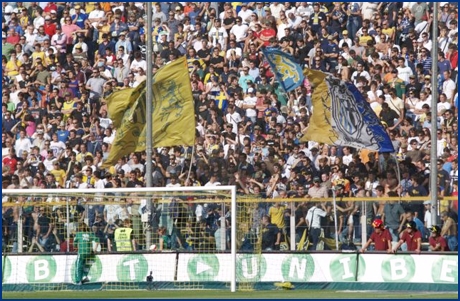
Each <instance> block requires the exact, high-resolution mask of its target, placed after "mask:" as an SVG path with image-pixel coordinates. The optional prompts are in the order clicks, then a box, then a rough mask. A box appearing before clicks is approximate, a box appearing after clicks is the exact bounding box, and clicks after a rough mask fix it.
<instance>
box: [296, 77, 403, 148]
mask: <svg viewBox="0 0 460 301" xmlns="http://www.w3.org/2000/svg"><path fill="white" fill-rule="evenodd" d="M305 76H307V78H308V80H309V81H310V83H312V85H313V86H314V91H313V95H312V102H313V115H312V116H311V118H310V124H309V125H308V128H307V131H306V133H305V135H304V136H303V137H302V138H301V140H300V141H301V142H305V141H315V142H319V143H326V144H329V145H337V146H350V147H355V148H358V149H362V148H364V149H369V150H374V151H380V152H394V151H395V150H394V147H393V144H392V143H391V140H390V137H389V136H388V134H387V132H386V131H385V129H384V128H383V126H382V124H381V123H380V120H379V119H378V118H377V115H375V113H374V111H373V110H372V109H371V107H370V106H369V104H368V103H367V101H366V100H365V99H364V97H363V96H362V95H361V93H360V92H359V91H358V89H357V88H356V87H355V86H354V85H353V84H349V83H346V82H344V81H342V80H340V79H338V78H335V77H333V76H332V75H330V74H326V73H323V72H321V71H316V70H312V69H308V68H306V69H305Z"/></svg>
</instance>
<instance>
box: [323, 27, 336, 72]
mask: <svg viewBox="0 0 460 301" xmlns="http://www.w3.org/2000/svg"><path fill="white" fill-rule="evenodd" d="M327 40H328V44H327V45H326V48H325V49H324V57H326V62H327V63H329V70H335V67H336V66H337V65H338V58H339V47H338V46H337V44H336V42H335V38H334V36H333V35H329V36H328V37H327Z"/></svg>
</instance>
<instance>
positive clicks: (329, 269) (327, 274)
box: [2, 253, 458, 284]
mask: <svg viewBox="0 0 460 301" xmlns="http://www.w3.org/2000/svg"><path fill="white" fill-rule="evenodd" d="M76 258H77V256H76V255H54V256H53V255H35V256H30V255H27V256H14V255H11V256H7V257H3V258H2V263H3V283H4V284H23V283H72V282H74V275H75V260H76ZM88 266H89V267H90V270H89V274H88V277H89V278H90V281H91V282H144V281H145V280H146V277H147V276H148V275H149V274H150V271H152V272H153V273H152V275H153V278H154V281H171V282H173V281H183V282H189V281H198V282H199V281H211V282H213V281H222V282H229V281H230V278H231V275H230V268H231V255H230V254H189V253H181V254H179V260H178V262H177V266H176V254H175V253H155V254H125V255H123V254H111V255H99V256H96V257H95V260H94V261H93V262H91V263H90V264H89V265H88ZM176 269H177V279H175V272H176ZM236 271H237V273H236V274H237V281H238V282H278V281H290V282H355V281H358V282H378V283H382V282H397V283H407V282H410V283H450V284H457V283H458V257H457V256H456V255H423V254H422V255H408V254H407V255H406V254H397V255H386V254H371V253H366V254H360V255H357V254H355V253H342V254H261V255H257V254H238V255H237V268H236Z"/></svg>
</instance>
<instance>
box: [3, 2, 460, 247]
mask: <svg viewBox="0 0 460 301" xmlns="http://www.w3.org/2000/svg"><path fill="white" fill-rule="evenodd" d="M432 6H433V3H425V2H349V3H346V2H334V3H325V2H324V3H316V2H315V3H311V2H285V3H281V2H265V3H264V2H248V3H245V2H232V3H218V2H203V3H201V2H162V3H155V4H154V6H153V16H152V17H153V24H154V25H153V29H152V32H153V36H152V39H153V42H154V43H153V44H154V46H153V47H154V48H153V56H154V57H153V62H154V66H153V70H154V72H156V70H158V69H159V68H160V67H161V66H163V65H165V64H168V63H169V62H171V61H173V60H175V59H176V58H178V57H180V56H186V58H187V62H188V66H189V72H190V81H191V85H192V92H193V98H194V103H195V116H196V144H195V146H194V147H193V148H192V147H184V146H176V147H164V148H161V149H158V148H154V154H153V158H151V159H152V160H153V162H154V163H153V167H154V170H153V174H152V175H145V170H146V168H145V162H146V160H148V158H146V154H145V152H142V153H132V154H130V155H129V156H126V157H122V158H120V159H119V161H118V163H117V164H116V165H115V166H112V167H110V168H108V169H101V168H100V167H101V164H102V161H103V160H104V159H105V158H107V156H108V153H109V152H110V150H111V145H112V143H113V141H114V137H115V135H116V130H117V129H116V128H114V127H113V124H112V120H111V119H110V116H108V115H107V104H106V98H107V97H108V96H109V95H110V94H111V93H113V92H114V91H118V90H122V89H127V88H131V87H136V86H137V85H139V83H141V82H142V81H144V80H145V79H146V77H147V76H149V74H146V68H147V67H146V39H147V37H146V32H147V30H146V28H145V27H146V20H147V17H146V5H145V3H140V2H139V3H137V2H129V3H125V2H82V3H78V2H74V3H72V2H29V3H26V2H2V187H3V188H4V189H20V188H21V189H24V188H28V189H49V188H62V189H66V188H82V189H83V188H112V187H114V188H116V187H144V186H145V185H146V182H145V179H146V176H152V179H153V185H154V186H155V187H161V186H166V187H181V186H215V185H237V188H238V193H239V194H240V195H241V196H243V195H244V196H250V197H253V198H261V199H272V198H274V199H276V198H299V199H302V198H322V197H329V196H331V195H332V189H334V190H335V191H336V194H337V197H338V200H339V201H338V207H337V209H338V214H337V216H338V226H339V227H338V228H339V232H338V235H340V238H341V241H342V242H346V241H353V239H355V240H358V241H360V240H361V230H360V224H359V223H360V218H359V217H360V215H361V214H362V212H365V215H366V223H367V225H368V228H369V231H368V236H370V235H371V233H372V229H373V227H372V225H373V221H374V219H376V218H377V219H382V220H383V224H384V226H385V227H386V228H387V229H388V231H389V232H390V234H391V239H392V241H394V242H399V239H400V234H401V237H403V235H402V233H403V232H404V231H406V230H405V228H406V225H407V228H413V225H412V224H411V223H410V222H411V221H415V223H416V224H417V229H418V231H420V233H421V234H422V235H421V236H422V240H423V241H428V238H429V234H428V230H429V229H435V230H436V231H437V232H438V233H437V234H438V236H436V235H434V236H435V237H445V238H446V240H447V247H446V248H445V250H447V249H448V248H449V249H450V250H452V251H454V250H455V251H456V250H457V240H456V237H457V210H458V202H457V201H446V200H442V201H441V202H440V208H439V209H440V210H439V212H441V216H442V217H441V220H440V223H439V226H440V228H439V227H438V228H434V227H432V226H435V225H432V223H431V217H430V216H431V214H434V213H433V212H431V204H428V202H426V203H425V202H423V201H419V202H404V201H403V202H401V203H398V202H389V201H379V198H383V197H384V196H402V197H406V196H412V197H417V196H427V195H429V194H430V193H436V194H437V195H438V196H439V197H443V196H456V195H457V193H458V192H457V189H458V182H457V181H458V178H457V177H458V161H457V160H458V159H457V156H458V112H457V107H458V94H457V74H458V66H457V65H458V50H457V47H458V46H457V44H458V29H457V28H458V7H457V3H456V2H443V3H441V7H440V13H439V15H438V16H433V13H432V10H433V7H432ZM433 18H438V20H439V29H438V37H437V38H433V37H432V35H431V33H432V22H433ZM262 47H279V48H280V49H282V51H283V52H286V53H289V54H291V55H292V56H293V57H294V58H295V59H296V61H297V62H298V64H300V65H301V66H302V67H304V68H311V69H315V70H321V71H324V72H329V73H332V74H334V75H336V76H337V77H339V78H341V79H342V80H344V81H347V82H351V83H353V84H355V85H356V87H357V88H358V90H359V91H360V92H361V93H362V95H363V96H364V98H365V99H366V100H367V101H368V103H369V104H370V106H371V108H372V109H373V110H374V112H375V113H376V115H377V116H378V117H379V118H380V120H381V122H382V124H383V125H384V127H385V128H386V130H387V132H388V134H389V136H390V138H391V141H392V143H393V145H394V148H395V150H396V151H395V152H394V153H378V152H371V151H368V150H364V149H363V150H358V149H354V148H351V147H337V146H333V145H327V144H322V143H316V142H315V141H309V142H306V143H303V142H300V138H301V137H302V135H303V133H304V132H305V131H306V129H307V128H308V124H309V120H310V116H311V115H312V93H313V87H312V86H311V85H310V83H309V81H308V79H305V81H304V82H303V83H302V85H301V86H300V87H298V88H297V89H295V90H294V91H291V92H289V93H286V92H285V91H284V90H283V89H282V87H281V85H280V83H279V82H278V81H277V80H276V79H275V77H274V74H273V70H271V68H270V66H269V64H268V63H267V61H266V60H264V57H263V54H262V51H261V50H262ZM435 47H437V48H438V78H437V80H436V83H437V84H436V86H434V87H433V86H432V85H431V75H432V74H431V66H432V56H431V54H432V52H433V50H434V49H435ZM434 89H436V90H437V92H438V95H439V97H438V98H439V99H438V100H437V105H436V107H435V108H432V107H431V101H432V100H431V97H432V93H433V91H434ZM432 122H436V123H437V124H438V130H437V132H436V133H431V123H432ZM432 135H436V137H437V157H438V160H437V166H430V164H429V158H430V144H431V136H432ZM435 170H436V172H437V174H438V178H437V179H438V191H436V192H434V191H431V192H430V189H429V175H430V172H434V171H435ZM343 196H345V197H367V198H375V199H376V201H375V202H366V204H367V206H364V207H363V205H362V203H361V202H343V201H341V197H343ZM9 201H11V200H10V199H9V198H4V199H3V203H5V202H9ZM20 201H21V202H24V201H26V198H24V199H22V200H20ZM257 204H259V203H257ZM257 204H256V205H255V206H254V208H252V211H250V212H251V214H254V218H253V221H254V222H253V225H247V228H248V229H247V230H248V235H249V234H250V233H256V234H258V232H257V230H256V228H258V225H260V223H262V224H263V225H264V230H263V234H262V235H263V240H264V241H263V242H262V245H263V249H266V250H270V249H273V250H276V249H279V248H280V244H281V243H282V242H283V235H281V234H282V233H283V232H285V233H286V232H287V233H289V232H288V231H289V229H286V228H288V227H289V222H286V223H285V218H286V217H289V216H290V215H291V214H293V215H295V219H296V233H297V236H298V237H297V240H299V238H300V237H301V236H302V233H303V231H304V229H305V228H309V238H310V242H312V245H313V246H312V247H313V249H315V248H316V245H317V243H318V242H319V237H320V236H321V235H324V236H325V237H334V235H335V233H333V232H334V231H333V229H334V227H333V220H332V216H333V214H332V206H331V204H330V203H323V202H318V203H317V204H315V205H313V206H311V205H310V204H311V203H310V202H309V203H306V202H303V201H301V200H300V201H299V202H297V203H296V206H297V207H296V210H295V213H293V212H290V210H288V209H286V206H285V205H284V204H283V203H282V202H275V203H273V205H272V203H271V201H270V202H268V201H267V202H262V203H260V204H261V205H257ZM111 206H113V208H112V207H111ZM142 208H143V207H142V206H141V205H140V204H134V203H133V202H130V201H129V200H128V199H126V203H123V204H121V203H120V204H119V205H106V206H103V205H101V206H94V207H93V209H91V210H90V211H89V212H86V210H85V207H84V206H81V205H79V206H76V207H72V210H71V213H70V214H72V218H75V219H76V220H79V219H83V215H84V216H85V217H86V218H87V219H88V223H89V224H88V225H89V226H90V227H92V229H93V230H94V231H98V233H102V234H100V237H101V238H103V239H104V241H105V242H107V237H110V235H111V234H113V233H114V231H115V229H116V228H117V227H122V226H123V225H127V226H126V227H131V225H133V227H135V228H136V227H137V230H138V231H137V233H136V235H140V234H141V229H140V227H141V225H140V216H141V215H142V213H143V210H142ZM29 209H30V210H24V220H23V223H24V225H25V227H26V231H25V232H24V235H25V237H26V238H25V241H26V242H27V247H28V248H29V247H30V251H33V250H37V248H38V249H39V250H41V251H43V250H45V251H50V250H51V248H54V247H50V243H49V242H48V243H47V241H51V240H50V239H49V238H51V237H56V238H55V239H54V240H55V242H59V241H62V240H63V238H64V237H65V235H64V234H63V233H64V231H62V232H63V233H58V232H60V230H59V229H58V227H56V226H55V224H57V223H62V216H63V214H64V215H65V214H66V212H65V211H62V212H61V211H60V210H62V207H61V208H60V209H59V207H57V209H56V210H54V211H51V207H48V206H44V205H41V206H35V207H34V206H31V207H30V208H29ZM48 210H49V212H46V211H48ZM219 210H220V208H214V207H213V206H211V205H209V206H208V207H203V206H202V205H200V204H196V203H191V204H190V208H189V209H188V211H189V212H191V216H193V217H194V219H193V220H189V219H188V220H186V221H184V222H183V224H181V226H180V230H181V231H177V233H176V232H175V231H173V230H171V229H170V228H169V229H168V231H169V234H171V233H172V234H173V237H172V238H171V237H170V236H168V235H166V234H164V233H165V232H164V229H162V228H161V231H163V232H161V234H160V235H161V237H162V240H163V242H165V241H167V242H168V243H169V245H170V247H174V246H175V245H176V247H183V248H190V249H193V247H192V246H191V245H192V244H190V245H188V244H187V243H186V242H185V239H184V240H181V236H186V235H190V233H192V232H193V231H192V230H191V228H190V227H192V225H191V224H193V226H194V224H195V223H197V224H198V226H197V229H198V228H200V229H199V230H196V232H199V231H201V232H202V233H203V232H205V233H207V234H206V237H208V238H209V237H212V236H213V235H217V234H216V233H220V232H218V231H216V229H218V227H219V226H218V225H216V223H215V221H216V220H219V218H220V215H219ZM43 212H46V213H43ZM108 215H109V216H108ZM195 218H196V219H195ZM2 219H3V231H2V235H3V237H4V238H7V239H9V240H10V242H11V241H15V237H17V233H16V230H17V223H18V222H19V214H18V210H17V209H15V207H11V206H10V207H8V206H3V208H2ZM408 222H409V223H408ZM171 224H172V223H171ZM168 225H169V224H168ZM411 225H412V226H411ZM436 226H437V225H436ZM63 228H64V226H62V229H63ZM251 228H252V230H253V231H251ZM331 229H332V230H331ZM58 230H59V231H58ZM436 231H434V232H436ZM412 232H413V231H412ZM439 232H441V233H439ZM175 233H176V234H177V235H176V236H177V238H176V236H175ZM187 233H188V234H187ZM180 234H183V235H180ZM107 235H108V236H107ZM139 240H140V238H139ZM109 241H110V239H109ZM209 241H212V239H211V240H209ZM217 241H220V240H219V239H216V242H217ZM55 244H56V243H55ZM166 245H167V244H165V248H166ZM171 245H172V246H171ZM195 245H196V244H195ZM243 245H245V244H244V243H243ZM399 245H401V243H398V246H399ZM35 246H36V247H37V248H35ZM64 246H65V244H61V246H60V250H61V251H65V250H64V249H65V247H64ZM213 247H214V246H213ZM215 247H216V248H217V249H219V248H220V249H225V248H227V247H228V246H219V245H218V244H217V243H216V244H215ZM46 248H48V249H46ZM105 248H107V250H111V249H110V248H111V246H109V245H107V244H106V245H105ZM141 248H143V249H145V248H147V246H145V245H142V243H141V244H140V247H139V246H135V247H134V249H141ZM248 248H250V246H249V247H248ZM443 249H444V248H443ZM409 250H411V251H413V250H414V249H409Z"/></svg>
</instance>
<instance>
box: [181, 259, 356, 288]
mask: <svg viewBox="0 0 460 301" xmlns="http://www.w3.org/2000/svg"><path fill="white" fill-rule="evenodd" d="M178 264H179V266H178V270H177V280H178V281H230V277H231V275H230V254H215V255H214V254H180V255H179V261H178ZM236 271H237V273H236V274H237V281H239V282H253V281H261V282H270V281H291V282H305V281H312V282H340V281H355V279H356V254H262V255H256V254H239V255H238V256H237V268H236Z"/></svg>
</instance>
